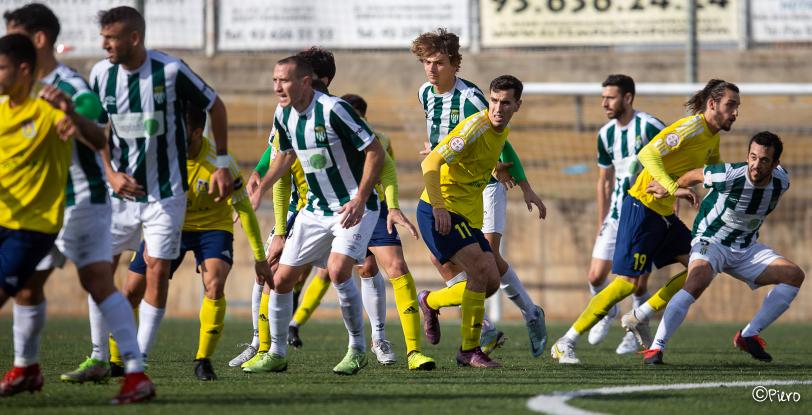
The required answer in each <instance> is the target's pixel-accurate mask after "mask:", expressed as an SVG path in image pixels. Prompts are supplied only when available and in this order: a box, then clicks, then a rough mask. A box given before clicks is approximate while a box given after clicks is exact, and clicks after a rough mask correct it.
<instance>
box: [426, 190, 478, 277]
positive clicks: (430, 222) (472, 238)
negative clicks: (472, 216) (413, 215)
mask: <svg viewBox="0 0 812 415" xmlns="http://www.w3.org/2000/svg"><path fill="white" fill-rule="evenodd" d="M448 213H449V214H451V232H449V233H448V235H440V233H439V232H437V231H436V230H434V214H432V210H431V205H430V204H428V203H426V202H424V201H422V200H421V201H420V202H418V203H417V227H418V228H420V234H421V235H423V242H425V243H426V246H427V247H428V248H429V251H431V254H432V255H434V257H435V258H437V260H438V261H440V263H441V264H445V263H446V262H448V261H451V257H453V256H454V254H456V253H457V251H459V250H460V249H462V248H464V247H466V246H468V245H471V244H479V247H480V249H482V250H483V251H485V252H491V245H490V244H489V243H488V240H487V239H485V235H484V234H483V233H482V231H481V230H479V229H477V228H473V227H471V225H469V224H468V221H466V220H465V218H464V217H462V216H460V215H458V214H456V213H454V212H448Z"/></svg>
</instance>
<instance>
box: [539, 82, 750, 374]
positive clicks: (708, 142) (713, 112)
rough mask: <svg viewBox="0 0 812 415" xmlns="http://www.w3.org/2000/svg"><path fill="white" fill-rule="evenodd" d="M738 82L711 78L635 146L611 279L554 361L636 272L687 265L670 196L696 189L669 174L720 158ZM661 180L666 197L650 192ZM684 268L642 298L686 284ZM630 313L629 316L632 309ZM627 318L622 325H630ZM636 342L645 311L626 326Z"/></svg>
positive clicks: (632, 285)
mask: <svg viewBox="0 0 812 415" xmlns="http://www.w3.org/2000/svg"><path fill="white" fill-rule="evenodd" d="M740 102H741V101H740V98H739V88H738V87H737V86H736V85H734V84H732V83H729V82H725V81H722V80H718V79H712V80H711V81H710V82H708V84H707V85H706V86H705V88H703V89H702V90H701V91H698V92H697V93H696V94H695V95H694V96H693V97H691V99H690V100H689V101H688V102H687V103H686V106H687V107H688V109H689V110H690V111H691V113H692V114H693V115H691V116H688V117H685V118H682V119H680V120H678V121H677V122H675V123H673V124H671V125H669V126H668V127H666V128H665V129H663V130H662V131H660V133H659V134H657V135H656V136H655V137H654V138H653V139H652V140H651V142H649V143H648V144H646V146H645V147H643V149H642V150H640V152H639V153H638V159H639V160H640V163H641V164H642V165H643V171H642V172H641V173H640V175H639V176H638V177H637V180H636V181H635V182H634V185H633V186H632V187H631V189H629V196H630V197H627V198H626V199H625V200H624V201H623V207H622V208H621V212H620V224H619V229H618V234H617V242H616V247H615V255H614V258H613V259H612V273H613V274H615V275H616V277H615V278H614V280H613V281H612V282H611V283H610V284H609V285H608V286H607V287H606V288H604V289H603V290H602V291H601V292H599V293H598V294H597V295H595V296H594V297H592V300H590V302H589V304H588V305H587V307H586V309H585V310H584V311H583V313H581V315H580V317H578V319H577V320H576V321H575V323H574V324H573V325H572V327H571V328H570V329H569V330H568V331H567V333H566V334H565V335H564V337H561V338H560V339H558V341H557V342H556V343H555V344H554V345H553V347H552V349H551V350H550V354H551V355H552V357H553V359H557V360H558V361H559V363H564V364H578V363H580V360H579V359H578V358H577V357H576V355H575V344H576V342H577V341H578V338H579V337H580V335H581V334H582V333H584V332H585V331H587V330H589V329H590V328H591V327H592V326H594V325H595V323H597V322H598V321H599V320H600V319H602V318H603V317H604V316H606V314H607V312H608V311H609V309H610V308H611V307H612V306H614V305H615V304H617V303H618V302H620V301H621V300H623V299H624V298H626V297H628V296H629V295H631V294H632V293H633V292H634V291H635V290H636V288H637V284H638V283H639V277H640V276H641V275H645V274H647V273H649V272H650V271H651V265H652V263H653V264H654V265H656V266H657V267H658V268H661V267H664V266H666V265H669V264H673V263H675V262H679V263H681V264H683V265H685V266H687V265H688V255H689V253H690V250H691V231H690V230H689V229H688V228H687V227H686V226H685V224H684V223H682V222H681V221H680V220H679V218H678V217H677V215H675V214H674V211H673V209H674V208H673V206H674V201H675V200H676V198H685V199H687V200H690V201H691V203H692V204H694V205H696V203H697V196H696V194H695V193H694V192H693V191H692V190H690V189H683V188H679V186H677V182H676V179H677V178H679V177H680V176H681V175H682V174H684V173H685V172H687V171H689V170H693V169H695V168H699V167H702V166H703V165H705V164H714V163H718V162H719V158H720V155H719V132H720V131H730V128H731V126H732V125H733V122H735V121H736V117H737V116H738V112H739V104H740ZM655 181H656V183H655V184H657V183H658V184H659V185H662V187H664V188H665V189H666V190H667V192H668V194H669V196H668V197H664V198H657V197H656V196H654V195H653V194H651V193H650V192H651V190H650V189H649V186H650V185H652V183H654V182H655ZM685 275H686V274H685V272H681V273H679V274H677V275H676V276H675V277H673V278H672V279H671V280H670V281H669V282H668V283H667V284H666V285H665V286H664V287H662V288H661V289H660V290H659V291H657V292H656V293H655V294H654V295H652V296H651V298H650V299H649V300H648V301H647V302H646V304H649V303H663V304H664V303H667V302H668V300H669V299H670V298H671V296H673V295H674V294H675V293H676V292H677V291H679V289H680V288H682V285H683V284H684V283H685ZM632 316H634V315H633V314H632ZM628 323H629V322H628V318H627V317H626V316H624V318H623V320H622V324H623V326H624V328H626V329H627V330H630V327H629V324H628ZM631 329H633V331H635V334H637V337H638V341H639V342H640V343H641V345H642V346H643V347H644V348H645V349H648V348H649V346H650V345H651V335H650V334H649V330H648V318H641V319H639V320H637V321H636V324H634V325H633V327H631Z"/></svg>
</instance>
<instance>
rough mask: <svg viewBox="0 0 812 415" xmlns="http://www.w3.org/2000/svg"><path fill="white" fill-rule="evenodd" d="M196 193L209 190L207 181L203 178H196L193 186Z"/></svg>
mask: <svg viewBox="0 0 812 415" xmlns="http://www.w3.org/2000/svg"><path fill="white" fill-rule="evenodd" d="M195 189H197V192H198V193H204V192H205V193H208V192H209V182H208V181H206V180H203V179H197V186H195Z"/></svg>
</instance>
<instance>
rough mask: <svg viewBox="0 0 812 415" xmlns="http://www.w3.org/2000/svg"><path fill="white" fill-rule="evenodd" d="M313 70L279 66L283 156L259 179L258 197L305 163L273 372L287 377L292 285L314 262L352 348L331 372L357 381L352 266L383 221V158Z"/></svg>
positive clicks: (272, 302)
mask: <svg viewBox="0 0 812 415" xmlns="http://www.w3.org/2000/svg"><path fill="white" fill-rule="evenodd" d="M312 78H313V68H312V66H310V64H309V63H308V62H307V60H305V59H303V58H302V57H299V56H290V57H288V58H285V59H282V60H280V61H279V62H277V64H276V66H275V67H274V89H275V92H276V94H277V96H278V97H279V104H280V106H279V107H278V108H277V110H276V113H275V116H274V126H275V128H276V130H277V132H278V133H279V144H280V146H279V147H280V150H281V152H280V153H279V154H278V155H277V157H276V158H275V159H274V161H273V163H272V164H271V166H270V168H269V170H268V173H267V174H266V175H265V177H264V178H263V179H262V183H261V187H260V193H259V196H261V195H262V192H265V191H267V190H268V188H270V187H271V186H272V185H273V183H275V182H276V181H277V180H278V179H279V178H280V177H281V176H282V175H283V174H287V172H288V171H289V169H290V167H291V166H292V165H293V163H294V161H295V160H296V159H298V160H299V161H300V162H301V163H302V168H303V169H304V172H305V176H306V179H307V184H308V188H309V189H308V204H307V206H306V207H305V208H304V209H302V210H301V211H300V212H299V215H298V216H297V219H296V223H295V224H294V225H293V229H292V230H291V236H290V238H288V240H287V241H286V242H285V247H284V250H283V251H282V256H281V258H280V260H279V267H278V269H277V272H276V274H275V275H274V290H275V291H274V292H272V293H271V296H270V299H269V305H268V309H269V316H268V319H269V321H270V329H271V350H270V353H269V354H266V355H265V358H266V359H268V360H270V361H271V362H272V363H273V364H272V365H271V366H272V371H276V372H281V371H284V370H287V358H286V357H285V355H286V353H287V328H288V323H289V322H290V318H291V315H292V314H293V301H292V300H293V298H292V293H291V291H292V289H293V285H294V284H295V283H296V280H297V278H298V276H299V274H300V272H301V271H302V270H303V269H304V267H306V266H308V264H310V263H313V262H315V263H317V264H319V265H320V266H325V265H326V269H327V271H328V274H329V275H330V280H331V281H332V283H333V286H334V287H335V288H336V291H337V292H338V298H339V302H340V304H341V311H342V315H343V316H344V324H345V326H346V327H347V331H348V334H349V337H350V344H349V347H348V350H347V354H346V355H345V357H344V359H342V361H341V362H339V364H338V365H336V366H335V367H334V368H333V372H335V373H337V374H341V375H353V374H356V373H358V371H359V370H361V369H362V368H363V367H365V366H366V365H367V358H366V353H365V351H366V345H365V340H364V324H363V318H362V315H361V298H360V294H359V292H358V289H357V288H356V286H355V283H354V282H353V281H352V280H351V276H352V266H353V265H354V264H355V263H357V262H360V261H362V260H363V259H364V254H365V252H366V247H367V244H368V242H369V238H370V236H371V235H372V231H373V230H374V228H375V223H376V222H377V219H378V215H379V204H378V199H377V195H376V194H375V192H374V189H373V186H374V184H375V183H376V182H377V181H378V180H379V174H380V170H381V166H382V165H383V162H384V158H385V152H384V150H383V147H382V146H381V144H380V142H379V141H378V140H376V139H375V136H374V135H373V134H372V132H371V130H370V129H369V127H368V126H367V125H366V123H365V122H364V121H363V120H361V119H360V118H358V116H357V115H356V114H355V112H354V110H353V109H352V107H350V106H349V104H347V103H346V102H344V101H342V100H341V99H339V98H336V97H332V96H329V95H326V94H323V93H321V92H318V91H315V90H314V89H313V87H312V85H311V80H312Z"/></svg>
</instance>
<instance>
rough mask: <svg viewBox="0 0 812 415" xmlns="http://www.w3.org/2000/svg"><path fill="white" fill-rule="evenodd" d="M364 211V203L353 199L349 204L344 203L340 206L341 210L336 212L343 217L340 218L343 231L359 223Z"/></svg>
mask: <svg viewBox="0 0 812 415" xmlns="http://www.w3.org/2000/svg"><path fill="white" fill-rule="evenodd" d="M365 209H366V207H365V206H364V203H363V202H361V201H360V200H358V198H356V197H354V198H352V199H350V201H349V202H347V203H345V204H344V206H341V209H339V210H338V213H340V214H342V215H344V217H342V218H341V226H343V227H344V229H349V228H352V227H353V226H355V225H357V224H359V223H361V217H363V216H364V210H365Z"/></svg>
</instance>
